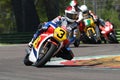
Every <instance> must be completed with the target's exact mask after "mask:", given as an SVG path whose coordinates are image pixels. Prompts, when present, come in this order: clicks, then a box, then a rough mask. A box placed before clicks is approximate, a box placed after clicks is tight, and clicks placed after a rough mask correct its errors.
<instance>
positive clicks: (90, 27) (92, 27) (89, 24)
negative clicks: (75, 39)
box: [80, 17, 101, 44]
mask: <svg viewBox="0 0 120 80" xmlns="http://www.w3.org/2000/svg"><path fill="white" fill-rule="evenodd" d="M83 24H84V26H85V27H84V33H81V37H80V38H81V40H82V41H83V43H93V44H94V43H101V38H100V33H99V29H98V28H97V26H96V24H95V22H94V20H93V18H92V17H89V18H85V19H84V20H83ZM96 29H97V30H96Z"/></svg>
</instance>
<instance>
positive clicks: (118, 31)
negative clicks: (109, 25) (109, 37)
mask: <svg viewBox="0 0 120 80" xmlns="http://www.w3.org/2000/svg"><path fill="white" fill-rule="evenodd" d="M115 31H116V37H117V40H118V41H119V43H120V29H116V30H115Z"/></svg>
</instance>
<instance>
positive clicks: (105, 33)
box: [100, 20, 118, 43]
mask: <svg viewBox="0 0 120 80" xmlns="http://www.w3.org/2000/svg"><path fill="white" fill-rule="evenodd" d="M101 23H102V25H100V30H101V34H102V38H103V40H104V43H107V42H108V43H118V41H117V37H116V33H115V30H114V26H113V25H112V23H111V22H109V21H103V20H101Z"/></svg>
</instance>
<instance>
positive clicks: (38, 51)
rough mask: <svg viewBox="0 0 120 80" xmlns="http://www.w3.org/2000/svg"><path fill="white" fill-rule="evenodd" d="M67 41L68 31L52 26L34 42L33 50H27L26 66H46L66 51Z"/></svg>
mask: <svg viewBox="0 0 120 80" xmlns="http://www.w3.org/2000/svg"><path fill="white" fill-rule="evenodd" d="M66 40H67V31H66V30H65V28H63V27H57V28H54V27H52V26H50V27H49V28H48V29H47V30H46V31H44V32H43V33H41V34H40V35H39V36H38V38H37V39H36V40H35V41H34V42H33V46H32V48H27V49H26V52H27V54H26V56H25V58H24V64H25V65H26V66H31V65H34V66H35V67H42V66H44V65H45V64H46V63H47V62H48V61H50V59H51V58H52V57H55V56H56V55H58V54H59V52H60V51H61V50H64V46H65V45H66Z"/></svg>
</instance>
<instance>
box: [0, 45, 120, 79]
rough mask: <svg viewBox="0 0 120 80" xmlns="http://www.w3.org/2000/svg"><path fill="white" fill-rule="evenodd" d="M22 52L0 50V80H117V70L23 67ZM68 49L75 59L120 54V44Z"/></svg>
mask: <svg viewBox="0 0 120 80" xmlns="http://www.w3.org/2000/svg"><path fill="white" fill-rule="evenodd" d="M25 48H26V44H19V45H17V44H16V45H7V46H6V45H1V46H0V80H120V69H115V68H98V67H81V66H59V65H57V66H54V65H53V66H47V67H42V68H36V67H33V66H25V65H24V64H23V58H24V56H25ZM71 48H72V50H73V52H74V54H75V57H85V56H88V57H92V56H100V55H119V54H120V44H80V46H79V47H78V48H75V47H74V46H73V45H71Z"/></svg>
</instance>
